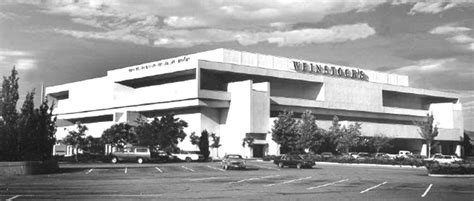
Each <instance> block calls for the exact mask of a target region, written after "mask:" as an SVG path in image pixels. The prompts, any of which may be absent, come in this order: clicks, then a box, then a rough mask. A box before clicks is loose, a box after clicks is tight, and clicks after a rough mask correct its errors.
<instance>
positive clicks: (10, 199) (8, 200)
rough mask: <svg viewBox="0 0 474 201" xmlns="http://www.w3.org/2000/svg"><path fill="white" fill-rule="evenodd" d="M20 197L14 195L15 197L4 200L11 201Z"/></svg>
mask: <svg viewBox="0 0 474 201" xmlns="http://www.w3.org/2000/svg"><path fill="white" fill-rule="evenodd" d="M20 196H21V195H15V196H13V197H11V198H8V199H6V201H12V200H14V199H15V198H18V197H20Z"/></svg>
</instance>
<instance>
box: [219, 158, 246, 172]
mask: <svg viewBox="0 0 474 201" xmlns="http://www.w3.org/2000/svg"><path fill="white" fill-rule="evenodd" d="M221 165H222V168H223V169H225V170H228V169H230V168H237V169H245V168H246V167H247V164H246V163H245V159H244V158H242V156H241V155H239V154H228V155H225V156H224V158H223V159H222V162H221Z"/></svg>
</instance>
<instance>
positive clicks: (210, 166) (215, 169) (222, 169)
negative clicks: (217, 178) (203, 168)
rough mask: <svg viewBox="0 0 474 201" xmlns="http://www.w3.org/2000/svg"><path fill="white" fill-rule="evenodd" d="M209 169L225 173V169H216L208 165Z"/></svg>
mask: <svg viewBox="0 0 474 201" xmlns="http://www.w3.org/2000/svg"><path fill="white" fill-rule="evenodd" d="M207 167H209V168H211V169H214V170H219V171H222V172H225V170H224V169H220V168H216V167H212V166H210V165H208V166H207Z"/></svg>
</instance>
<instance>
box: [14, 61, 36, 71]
mask: <svg viewBox="0 0 474 201" xmlns="http://www.w3.org/2000/svg"><path fill="white" fill-rule="evenodd" d="M36 63H37V61H36V60H34V59H18V60H16V62H15V67H16V69H18V70H25V71H26V70H31V69H34V68H36Z"/></svg>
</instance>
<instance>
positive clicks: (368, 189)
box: [360, 181, 387, 193]
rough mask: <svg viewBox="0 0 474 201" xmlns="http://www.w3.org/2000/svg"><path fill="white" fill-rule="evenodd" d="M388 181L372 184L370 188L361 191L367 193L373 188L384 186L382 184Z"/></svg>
mask: <svg viewBox="0 0 474 201" xmlns="http://www.w3.org/2000/svg"><path fill="white" fill-rule="evenodd" d="M386 183H387V181H384V182H383V183H380V184H377V185H375V186H372V187H370V188H368V189H365V190H363V191H361V192H360V193H365V192H367V191H370V190H372V189H374V188H378V187H379V186H382V185H384V184H386Z"/></svg>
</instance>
